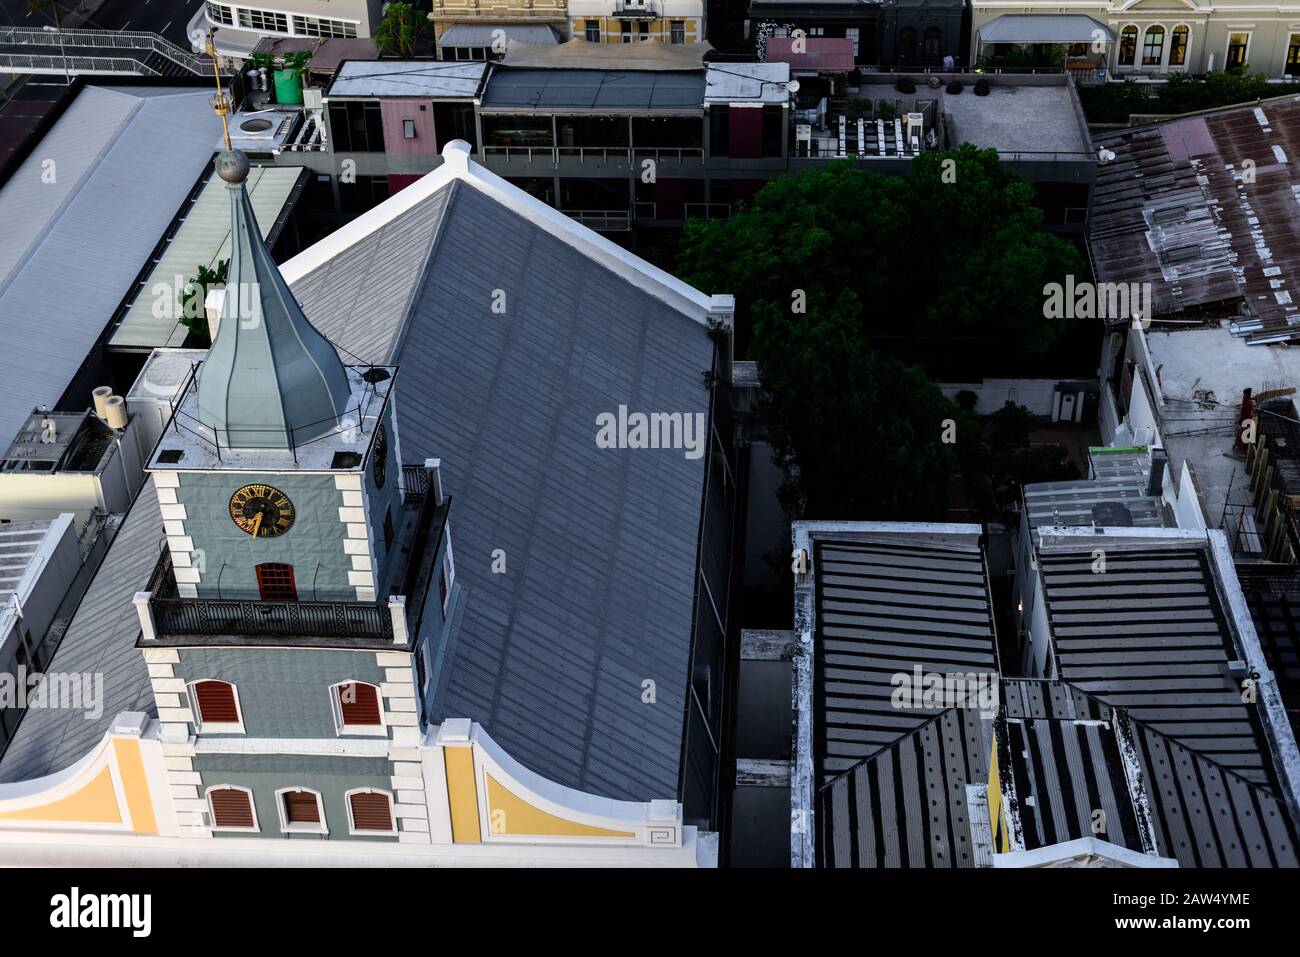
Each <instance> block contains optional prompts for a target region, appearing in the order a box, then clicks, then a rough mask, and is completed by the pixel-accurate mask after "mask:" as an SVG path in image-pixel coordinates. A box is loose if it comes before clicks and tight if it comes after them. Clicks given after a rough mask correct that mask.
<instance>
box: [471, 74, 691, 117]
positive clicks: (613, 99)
mask: <svg viewBox="0 0 1300 957" xmlns="http://www.w3.org/2000/svg"><path fill="white" fill-rule="evenodd" d="M483 106H484V107H486V108H489V109H501V108H505V107H518V108H526V109H536V110H545V109H551V108H563V109H576V110H597V111H600V110H665V111H676V112H683V111H689V112H694V111H698V110H702V109H703V108H704V72H703V71H702V70H698V71H692V72H665V71H651V70H614V69H610V70H543V69H516V68H511V69H501V70H495V71H493V73H492V82H491V83H489V84H488V87H487V89H486V90H485V91H484V93H483Z"/></svg>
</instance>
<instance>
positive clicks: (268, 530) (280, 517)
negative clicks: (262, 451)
mask: <svg viewBox="0 0 1300 957" xmlns="http://www.w3.org/2000/svg"><path fill="white" fill-rule="evenodd" d="M230 517H231V518H232V519H233V520H234V522H235V524H236V525H238V526H239V527H240V528H241V529H243V530H244V531H245V532H247V533H248V534H249V535H252V536H253V537H254V538H274V537H275V536H276V535H283V534H284V533H285V532H287V531H288V530H289V529H290V528H292V527H293V520H294V510H293V502H291V501H289V496H287V495H285V494H284V493H283V492H281V491H280V490H279V489H278V488H275V487H274V486H271V485H245V486H244V487H243V488H241V489H239V490H238V491H237V492H235V494H234V495H232V496H230Z"/></svg>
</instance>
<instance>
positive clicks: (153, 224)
mask: <svg viewBox="0 0 1300 957" xmlns="http://www.w3.org/2000/svg"><path fill="white" fill-rule="evenodd" d="M208 97H209V93H208V92H207V91H206V90H198V89H193V88H190V89H182V88H173V87H139V88H137V87H106V86H93V85H88V86H86V87H85V88H84V89H82V91H81V92H80V93H79V94H78V95H77V97H76V99H75V100H74V101H73V102H72V104H71V105H70V106H69V107H68V109H67V111H66V112H65V113H64V114H63V115H62V116H61V117H60V118H59V120H58V122H56V123H55V124H54V126H53V127H52V128H51V129H50V130H49V132H48V133H46V135H45V136H44V138H43V139H42V140H41V142H40V144H39V146H38V147H37V149H36V150H34V151H33V152H32V154H31V156H29V157H28V158H27V160H26V161H25V162H24V163H23V164H22V165H21V166H20V167H19V168H18V169H17V170H16V171H15V172H14V174H13V175H12V176H11V177H10V179H9V180H8V182H6V183H5V184H4V186H3V187H2V188H0V223H3V224H4V228H3V229H0V331H2V332H3V335H4V344H5V347H4V349H3V350H0V442H7V441H8V439H9V437H10V436H12V435H13V434H14V433H15V432H16V431H17V430H18V428H19V427H20V426H21V425H22V424H23V422H24V421H25V420H26V418H27V416H28V414H29V413H30V412H31V410H32V407H33V406H34V405H37V404H48V405H52V404H53V403H55V402H56V401H57V400H58V399H59V397H60V395H62V393H63V390H64V388H65V387H66V386H67V384H68V382H69V381H70V380H71V379H72V377H73V376H74V375H75V374H76V372H77V369H78V368H79V367H80V366H81V363H82V361H83V360H84V359H85V357H86V355H87V353H88V352H89V351H90V349H91V347H92V346H93V345H94V343H95V340H96V339H97V338H98V337H99V335H100V333H101V332H103V330H104V327H105V326H107V325H108V322H109V320H110V319H112V316H113V313H114V312H115V310H116V309H117V307H118V305H119V303H120V302H121V300H122V297H123V296H125V295H126V294H127V292H128V291H129V289H130V286H131V283H132V282H133V281H134V280H135V278H136V276H137V274H138V273H139V272H140V269H141V268H142V267H143V266H144V265H145V263H146V261H147V260H148V258H149V255H150V254H151V253H152V252H153V249H154V247H155V245H156V244H157V242H158V238H159V237H160V236H161V235H162V234H163V233H164V232H165V231H166V230H167V227H168V226H169V225H170V223H171V222H172V219H173V217H175V215H176V211H177V209H179V208H180V206H181V203H182V202H184V200H185V198H186V197H187V196H188V195H189V193H190V191H191V190H192V189H193V187H194V184H195V183H196V182H197V180H198V178H199V176H200V174H201V173H202V172H203V168H204V166H205V165H206V164H207V162H208V161H209V160H210V159H211V156H212V142H213V139H214V137H216V136H217V135H218V134H219V133H220V129H221V124H220V121H219V120H218V119H217V117H216V116H215V115H214V114H213V112H212V108H211V107H210V106H209V105H208ZM51 163H52V165H50V164H51ZM51 177H53V179H52V180H51Z"/></svg>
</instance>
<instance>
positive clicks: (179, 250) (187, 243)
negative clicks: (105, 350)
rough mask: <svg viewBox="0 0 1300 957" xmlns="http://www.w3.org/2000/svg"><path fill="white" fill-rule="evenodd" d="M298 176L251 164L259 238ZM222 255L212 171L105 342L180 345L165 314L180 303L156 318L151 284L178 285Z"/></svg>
mask: <svg viewBox="0 0 1300 957" xmlns="http://www.w3.org/2000/svg"><path fill="white" fill-rule="evenodd" d="M303 175H304V171H303V170H302V169H301V168H300V167H297V166H283V167H276V166H254V167H253V169H252V171H251V172H250V173H249V174H248V180H247V186H248V194H249V199H251V200H252V203H253V212H254V213H255V214H256V215H257V225H258V228H259V229H260V230H261V232H262V237H263V238H267V237H268V236H269V235H270V232H271V227H273V226H274V225H275V224H276V221H277V220H278V219H279V217H280V215H281V213H283V212H284V209H285V204H286V203H288V201H289V196H290V195H291V194H292V193H293V190H294V187H295V186H296V185H297V183H298V180H299V178H301V177H302V176H303ZM228 258H230V198H229V196H228V195H227V192H226V189H225V184H224V183H223V182H222V181H221V180H220V179H219V178H218V177H217V174H216V173H213V174H212V175H211V176H210V177H209V178H208V182H207V184H206V185H205V186H204V187H203V190H202V192H200V193H199V196H198V199H196V200H195V202H194V205H193V206H192V207H191V208H190V210H189V212H188V213H187V214H186V215H185V218H184V220H183V221H182V222H181V224H180V227H179V228H178V229H177V230H176V232H175V234H174V235H173V236H172V238H171V241H170V242H169V243H168V244H167V248H166V249H165V250H164V251H163V254H162V256H161V257H160V258H159V259H158V260H157V262H156V263H155V265H154V267H153V269H152V270H151V271H150V273H149V275H148V276H147V277H146V278H145V281H144V283H143V285H141V287H140V289H139V292H138V293H137V295H136V298H135V301H134V302H132V303H131V304H130V306H129V307H128V308H127V310H126V314H125V315H124V316H123V317H122V319H121V320H120V322H119V323H118V327H117V329H116V330H114V332H113V334H112V335H111V336H110V337H109V340H108V344H109V345H110V346H147V347H149V348H156V347H158V346H173V347H179V346H181V345H183V344H184V342H185V336H186V335H187V334H188V332H189V329H188V327H186V326H183V325H181V323H180V322H179V320H177V319H175V318H168V315H170V316H172V317H174V316H177V315H179V310H180V306H179V304H177V305H176V307H175V308H174V309H173V310H172V311H171V312H170V313H169V314H167V315H164V316H162V317H159V316H157V315H155V309H154V302H155V299H154V291H155V290H154V286H155V285H156V284H159V283H162V284H164V285H167V286H169V287H171V288H172V289H178V288H179V287H180V286H181V285H183V284H184V283H185V282H186V281H188V280H189V279H190V277H192V276H194V275H195V274H196V273H197V271H198V267H199V266H200V265H203V266H207V267H209V268H211V267H213V266H215V265H216V263H218V262H220V261H221V260H223V259H228ZM178 277H179V279H178ZM159 311H161V310H159Z"/></svg>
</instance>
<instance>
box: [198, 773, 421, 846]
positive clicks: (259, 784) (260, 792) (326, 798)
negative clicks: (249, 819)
mask: <svg viewBox="0 0 1300 957" xmlns="http://www.w3.org/2000/svg"><path fill="white" fill-rule="evenodd" d="M194 770H195V771H197V772H198V773H199V775H200V777H201V778H202V781H203V783H202V785H201V786H200V787H199V794H200V796H202V797H204V798H205V799H206V797H207V791H208V788H210V787H215V786H217V785H222V784H234V785H238V786H240V787H246V788H249V789H251V790H252V792H253V806H254V808H255V809H256V811H257V823H258V826H259V827H260V828H261V830H260V831H259V832H258V833H257V834H252V833H248V834H246V835H244V836H248V837H269V838H276V839H284V838H286V837H287V838H289V839H290V840H294V841H389V842H392V841H396V840H397V838H396V837H395V836H394V837H386V836H375V835H366V836H362V835H355V836H354V835H350V834H349V833H348V808H347V803H346V794H347V792H348V791H351V790H353V789H356V788H374V789H375V790H379V791H387V792H388V793H389V794H390V795H392V798H393V801H394V802H396V800H397V795H396V793H395V792H394V791H393V787H392V781H391V780H390V778H391V777H392V773H393V771H392V763H391V762H390V761H388V759H387V758H355V757H317V756H314V755H301V754H256V755H247V754H199V755H196V756H195V758H194ZM290 787H302V788H310V789H311V790H313V791H319V792H320V794H321V801H322V803H323V804H324V807H325V824H326V826H327V827H328V828H329V833H328V834H323V835H322V834H302V833H285V832H284V831H282V830H281V829H280V812H279V808H278V806H277V803H276V802H277V800H278V799H277V797H276V791H277V790H279V789H280V788H290ZM217 833H218V834H232V833H233V832H220V831H219V832H217Z"/></svg>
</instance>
